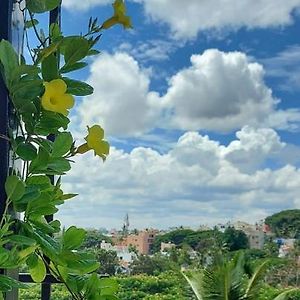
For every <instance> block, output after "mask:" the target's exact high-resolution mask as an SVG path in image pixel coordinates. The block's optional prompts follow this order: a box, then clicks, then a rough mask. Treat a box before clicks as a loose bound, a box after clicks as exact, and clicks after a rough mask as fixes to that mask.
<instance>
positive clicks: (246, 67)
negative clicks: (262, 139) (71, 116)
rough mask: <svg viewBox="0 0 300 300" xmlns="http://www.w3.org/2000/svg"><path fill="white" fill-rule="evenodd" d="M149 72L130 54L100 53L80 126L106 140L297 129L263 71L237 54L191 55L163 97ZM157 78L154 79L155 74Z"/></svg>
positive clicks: (295, 117)
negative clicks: (102, 133)
mask: <svg viewBox="0 0 300 300" xmlns="http://www.w3.org/2000/svg"><path fill="white" fill-rule="evenodd" d="M152 72H155V71H153V70H148V69H144V68H142V67H141V66H140V65H139V63H138V62H137V61H136V60H135V59H134V58H133V57H132V56H130V55H129V54H127V53H122V52H118V53H116V54H108V53H103V54H102V55H100V56H99V57H98V58H97V59H96V60H95V61H94V62H93V63H92V65H91V69H90V76H89V78H88V80H87V81H88V82H89V83H90V84H91V85H92V86H94V88H95V91H94V94H93V95H91V96H89V97H86V98H85V99H84V100H83V101H82V102H81V103H79V105H78V107H77V118H76V119H77V122H79V123H81V127H82V128H83V127H85V126H86V125H92V124H95V123H98V124H101V125H102V126H103V127H104V129H105V130H106V133H107V134H108V135H112V136H115V137H116V136H117V137H126V136H127V137H128V136H141V135H142V134H145V133H148V132H150V131H151V130H152V129H154V128H164V129H170V128H172V129H180V130H210V131H215V132H224V133H226V132H231V131H234V130H238V129H240V128H242V127H243V126H245V125H250V126H254V127H257V128H259V127H272V128H276V129H282V130H291V131H297V130H298V129H299V121H300V112H299V109H285V110H282V109H278V108H277V107H278V103H279V102H280V100H279V99H276V98H275V97H274V96H273V94H272V90H271V89H270V88H269V87H268V86H267V85H266V84H265V82H264V74H265V71H264V68H263V66H262V65H260V64H258V63H255V62H252V61H250V60H249V58H248V57H247V56H246V55H245V54H244V53H241V52H227V53H225V52H222V51H219V50H216V49H209V50H206V51H204V52H203V54H197V55H196V54H195V55H192V56H191V65H190V66H189V67H186V68H184V69H181V70H179V71H178V72H177V73H176V74H175V75H173V76H172V77H171V78H170V80H169V82H168V85H169V88H168V89H167V91H166V93H165V94H164V95H161V96H160V95H159V94H158V93H157V92H155V91H151V90H150V81H151V76H152ZM153 76H155V75H153Z"/></svg>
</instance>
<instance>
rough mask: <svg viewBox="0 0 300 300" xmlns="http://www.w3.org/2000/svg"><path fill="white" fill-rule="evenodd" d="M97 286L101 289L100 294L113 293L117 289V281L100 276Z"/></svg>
mask: <svg viewBox="0 0 300 300" xmlns="http://www.w3.org/2000/svg"><path fill="white" fill-rule="evenodd" d="M99 287H100V289H101V296H102V295H103V296H104V295H113V294H115V293H116V292H117V291H118V288H119V286H118V283H117V281H116V280H115V279H111V278H101V279H100V283H99Z"/></svg>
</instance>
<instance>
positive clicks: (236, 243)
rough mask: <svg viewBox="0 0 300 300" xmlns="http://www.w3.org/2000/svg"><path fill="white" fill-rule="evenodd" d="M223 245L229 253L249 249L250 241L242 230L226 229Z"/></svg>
mask: <svg viewBox="0 0 300 300" xmlns="http://www.w3.org/2000/svg"><path fill="white" fill-rule="evenodd" d="M223 243H224V244H225V245H226V246H227V248H228V250H229V251H236V250H240V249H247V248H249V241H248V237H247V236H246V234H245V233H244V232H243V231H241V230H236V229H234V228H233V227H228V228H226V230H225V232H224V237H223Z"/></svg>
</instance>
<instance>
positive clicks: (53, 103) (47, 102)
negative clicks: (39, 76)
mask: <svg viewBox="0 0 300 300" xmlns="http://www.w3.org/2000/svg"><path fill="white" fill-rule="evenodd" d="M44 86H45V93H44V95H43V96H42V106H43V108H44V109H45V110H50V111H53V112H58V113H61V114H63V115H65V116H67V115H68V113H69V112H68V109H70V108H72V107H73V106H74V97H73V96H72V95H70V94H66V91H67V85H66V83H65V82H64V81H63V80H62V79H54V80H51V81H50V82H44Z"/></svg>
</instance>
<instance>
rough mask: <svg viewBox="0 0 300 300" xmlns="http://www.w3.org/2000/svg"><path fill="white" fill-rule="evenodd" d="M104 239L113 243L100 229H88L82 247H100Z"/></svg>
mask: <svg viewBox="0 0 300 300" xmlns="http://www.w3.org/2000/svg"><path fill="white" fill-rule="evenodd" d="M102 241H105V242H107V243H111V239H110V238H109V237H107V236H105V235H104V234H102V233H101V232H100V231H99V230H96V229H89V230H86V236H85V239H84V242H83V244H82V248H94V247H100V244H101V242H102Z"/></svg>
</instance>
